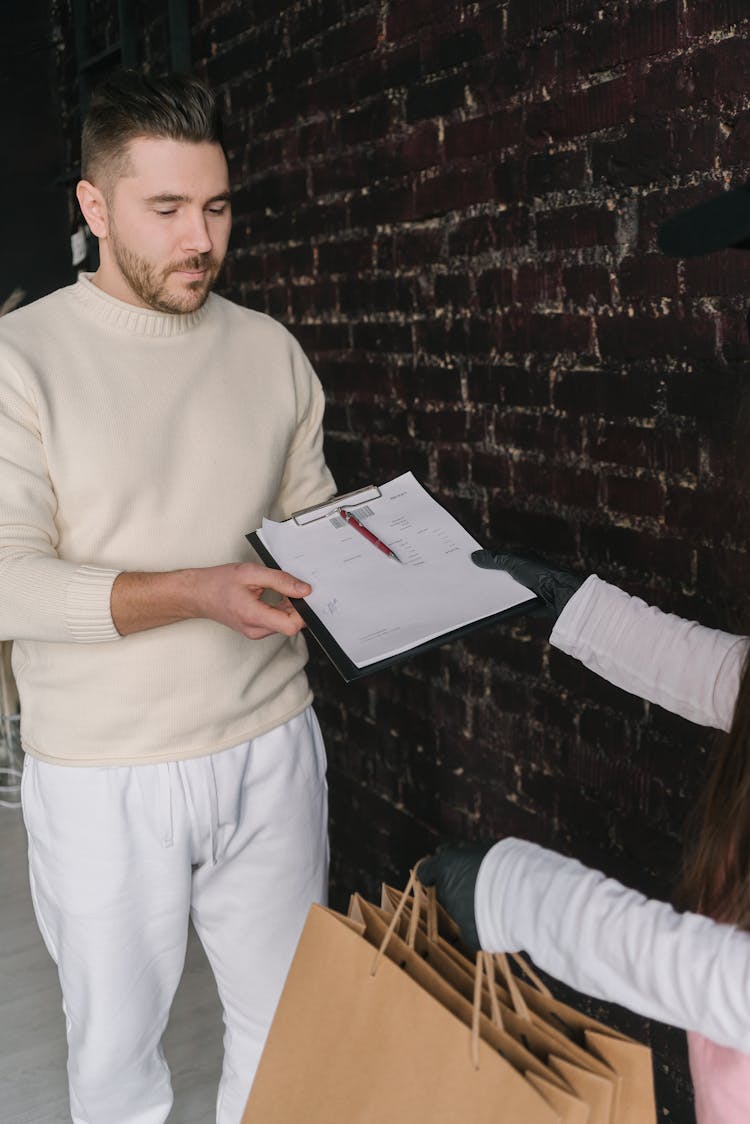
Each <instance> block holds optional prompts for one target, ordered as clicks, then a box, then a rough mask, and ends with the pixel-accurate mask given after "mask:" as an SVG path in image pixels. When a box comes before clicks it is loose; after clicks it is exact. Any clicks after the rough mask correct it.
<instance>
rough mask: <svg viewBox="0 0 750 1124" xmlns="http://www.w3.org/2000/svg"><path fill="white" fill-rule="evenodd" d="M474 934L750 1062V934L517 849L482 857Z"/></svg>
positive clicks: (504, 844)
mask: <svg viewBox="0 0 750 1124" xmlns="http://www.w3.org/2000/svg"><path fill="white" fill-rule="evenodd" d="M474 902H475V911H476V922H477V931H478V933H479V939H480V942H481V944H482V947H483V948H485V949H487V950H488V951H491V952H517V951H520V950H524V951H526V952H527V953H528V954H529V955H530V956H531V958H532V959H533V961H534V962H535V964H538V965H539V967H540V968H542V969H543V970H544V971H546V972H549V973H550V975H552V976H554V977H555V978H556V979H559V980H561V981H562V982H563V983H566V984H569V985H570V986H571V987H574V988H576V989H577V990H579V991H582V992H585V993H586V994H588V995H593V996H596V997H598V998H600V999H605V1000H607V1001H609V1002H610V1003H619V1004H621V1005H622V1006H624V1007H627V1008H629V1009H630V1010H631V1011H636V1012H637V1013H638V1014H641V1015H646V1016H648V1017H649V1018H655V1019H659V1020H660V1021H661V1022H664V1023H668V1024H670V1025H671V1026H677V1027H682V1028H683V1029H685V1030H693V1031H697V1032H699V1033H700V1034H703V1035H705V1037H707V1038H710V1039H712V1040H713V1041H714V1042H718V1043H719V1044H720V1045H724V1046H731V1047H733V1048H735V1049H737V1050H742V1051H744V1052H750V934H748V933H745V932H740V931H738V930H737V929H735V928H733V927H732V926H730V925H720V924H717V923H716V922H715V921H711V920H709V919H708V918H706V917H699V916H698V915H697V914H694V913H678V912H677V911H676V910H674V909H673V908H672V906H670V905H668V904H667V903H666V902H660V901H653V900H650V899H648V898H645V897H644V896H643V895H642V894H640V893H638V892H637V891H635V890H630V889H628V888H627V887H625V886H622V885H621V884H620V883H619V882H616V881H614V880H613V879H611V878H606V877H605V876H604V875H603V874H602V873H600V872H599V871H596V870H590V869H589V868H588V867H585V866H583V865H582V864H581V863H579V862H577V861H576V860H575V859H567V858H564V857H563V856H562V855H559V854H557V853H556V852H554V851H548V850H545V849H544V848H543V847H539V846H537V845H536V844H535V843H528V842H525V841H524V840H520V839H512V838H509V839H503V840H501V842H499V843H497V844H496V845H495V846H494V847H493V848H492V850H490V851H489V852H488V853H487V855H486V856H485V858H484V860H483V862H482V865H481V867H480V870H479V876H478V878H477V884H476V890H475V899H474Z"/></svg>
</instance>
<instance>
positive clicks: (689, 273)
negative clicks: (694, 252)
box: [685, 250, 750, 296]
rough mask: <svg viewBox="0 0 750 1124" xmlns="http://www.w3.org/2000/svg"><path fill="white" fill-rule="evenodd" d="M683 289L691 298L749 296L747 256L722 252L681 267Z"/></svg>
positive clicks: (745, 254)
mask: <svg viewBox="0 0 750 1124" xmlns="http://www.w3.org/2000/svg"><path fill="white" fill-rule="evenodd" d="M685 289H686V291H687V292H688V293H689V294H690V295H691V296H733V295H734V294H735V293H748V294H750V254H748V252H747V251H746V250H723V251H721V252H718V253H714V254H707V255H706V256H705V257H701V258H691V259H690V260H689V261H687V262H686V263H685Z"/></svg>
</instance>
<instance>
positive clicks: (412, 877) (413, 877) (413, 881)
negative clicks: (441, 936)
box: [370, 859, 421, 976]
mask: <svg viewBox="0 0 750 1124" xmlns="http://www.w3.org/2000/svg"><path fill="white" fill-rule="evenodd" d="M420 862H421V859H420ZM417 866H419V863H417V864H416V866H414V867H413V868H412V870H411V872H410V874H409V881H408V882H407V883H406V887H405V888H404V892H403V894H402V895H401V897H400V899H399V903H398V905H397V906H396V908H395V910H394V911H393V917H392V918H391V922H390V925H389V926H388V928H387V929H386V931H385V933H384V935H383V939H382V941H381V942H380V948H379V949H378V951H377V952H376V953H375V958H374V959H373V962H372V967H371V968H370V975H371V976H374V975H375V973H376V972H377V970H378V968H379V966H380V961H381V960H382V959H383V957H384V956H385V950H386V949H387V948H388V944H389V943H390V939H391V937H392V936H393V934H394V933H395V931H396V926H397V925H398V923H399V921H400V919H401V914H402V913H403V912H404V906H405V905H406V903H407V901H408V900H409V894H411V893H412V892H413V893H414V909H413V910H412V920H413V918H414V915H415V914H416V915H417V917H418V916H419V911H418V909H417V908H416V905H417V900H418V898H417V891H415V890H414V887H415V885H419V886H420V888H421V883H418V881H417ZM409 929H410V930H411V922H410V923H409ZM415 940H416V929H415V932H414V938H413V939H412V942H411V948H414V943H415Z"/></svg>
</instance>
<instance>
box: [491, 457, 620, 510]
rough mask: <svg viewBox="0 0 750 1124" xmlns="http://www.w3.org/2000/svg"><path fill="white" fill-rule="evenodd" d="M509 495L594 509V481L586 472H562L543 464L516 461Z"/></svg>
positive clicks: (596, 491) (561, 468)
mask: <svg viewBox="0 0 750 1124" xmlns="http://www.w3.org/2000/svg"><path fill="white" fill-rule="evenodd" d="M512 475H513V495H514V496H515V498H516V499H525V498H528V499H530V500H533V499H535V498H539V499H543V500H547V501H550V500H552V501H554V502H555V503H556V504H562V505H564V506H566V507H567V506H571V505H572V506H573V507H588V508H593V507H596V505H597V501H598V495H599V481H598V477H597V476H596V474H595V473H594V472H592V471H591V470H590V469H578V468H566V467H565V466H564V465H559V464H551V463H549V462H546V461H538V460H525V459H519V460H516V461H514V463H513V473H512Z"/></svg>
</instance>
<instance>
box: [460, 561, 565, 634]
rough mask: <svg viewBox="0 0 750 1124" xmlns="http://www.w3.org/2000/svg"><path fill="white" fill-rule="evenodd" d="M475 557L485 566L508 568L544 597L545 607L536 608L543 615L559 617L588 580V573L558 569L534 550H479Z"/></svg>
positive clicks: (537, 613)
mask: <svg viewBox="0 0 750 1124" xmlns="http://www.w3.org/2000/svg"><path fill="white" fill-rule="evenodd" d="M471 560H472V562H473V563H474V565H475V566H481V567H482V569H483V570H506V571H507V573H509V574H510V576H511V577H512V578H515V580H516V581H517V582H520V584H521V585H525V586H526V588H527V589H530V590H531V592H532V593H535V594H536V595H537V597H540V598H541V599H542V601H543V602H544V605H545V608H544V609H538V610H536V615H538V616H540V617H541V616H544V617H559V616H560V613H561V612H562V611H563V609H564V608H565V606H566V605H567V603H568V601H570V599H571V597H572V596H573V594H574V593H575V592H576V590H578V589H580V588H581V586H582V585H583V583H584V582H585V580H586V576H585V575H584V576H583V577H581V576H579V575H578V574H574V573H572V571H570V570H560V569H558V567H557V566H553V565H552V564H551V563H550V562H548V561H547V560H546V558H542V556H541V555H540V554H537V553H536V552H535V551H533V550H521V549H513V550H508V551H502V550H475V551H474V553H473V554H472V556H471Z"/></svg>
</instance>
